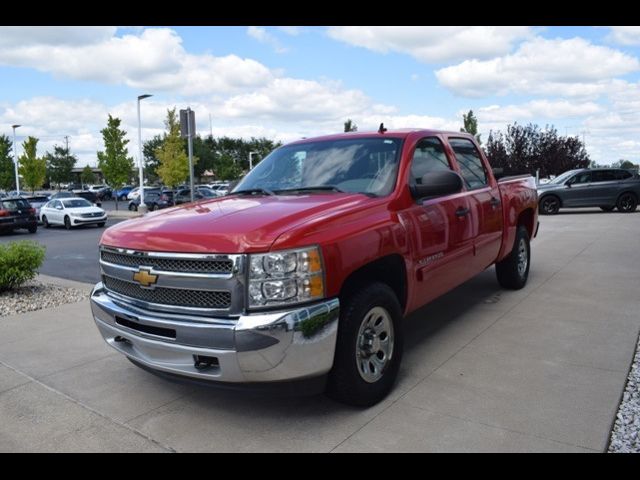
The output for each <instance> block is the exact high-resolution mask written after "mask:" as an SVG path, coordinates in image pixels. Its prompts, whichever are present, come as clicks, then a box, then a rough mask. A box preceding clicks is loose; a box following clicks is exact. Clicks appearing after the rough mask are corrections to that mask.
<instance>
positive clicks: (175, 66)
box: [0, 28, 273, 96]
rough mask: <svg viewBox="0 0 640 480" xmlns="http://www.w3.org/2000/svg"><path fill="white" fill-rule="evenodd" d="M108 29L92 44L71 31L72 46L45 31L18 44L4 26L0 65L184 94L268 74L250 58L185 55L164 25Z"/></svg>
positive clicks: (240, 84)
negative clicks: (136, 30) (123, 31)
mask: <svg viewBox="0 0 640 480" xmlns="http://www.w3.org/2000/svg"><path fill="white" fill-rule="evenodd" d="M71 31H72V32H73V29H72V30H71ZM47 32H49V30H47ZM47 32H45V33H47ZM91 32H93V30H89V31H88V33H91ZM109 32H111V30H104V31H102V30H100V35H99V36H98V35H97V34H96V36H95V38H93V40H94V41H91V42H85V41H81V38H82V37H83V35H84V36H88V33H87V31H84V30H81V31H80V32H79V33H77V34H76V35H75V37H74V35H72V37H73V38H75V40H74V42H73V43H72V44H69V43H60V42H59V41H58V38H57V37H55V36H53V35H52V34H49V33H47V34H46V35H45V34H44V33H43V34H41V35H39V36H36V38H34V39H33V41H25V42H24V43H18V42H19V41H20V40H21V39H23V38H24V37H25V35H26V34H25V33H24V32H23V31H22V30H20V29H18V30H16V29H9V30H4V29H3V30H2V36H1V37H2V38H4V40H3V43H2V44H0V64H4V65H11V66H20V67H31V68H35V69H37V70H40V71H45V72H51V73H53V74H54V75H56V76H60V77H67V78H72V79H75V80H91V81H96V82H101V83H109V84H124V85H127V86H130V87H133V88H138V89H144V90H153V91H171V92H175V93H181V94H183V95H188V96H198V95H205V94H212V93H221V92H222V93H228V92H237V91H240V90H242V89H245V88H253V87H256V86H260V85H264V84H265V83H267V82H268V81H270V80H271V79H272V77H273V73H272V72H271V71H270V70H269V69H268V68H267V67H265V66H264V65H262V64H261V63H259V62H257V61H255V60H252V59H243V58H240V57H238V56H237V55H227V56H224V57H215V56H213V55H209V54H202V55H192V54H189V53H187V52H186V51H185V49H184V47H183V46H182V39H181V38H180V37H179V36H178V35H177V33H176V32H174V31H173V30H170V29H167V28H148V29H145V30H144V31H142V32H140V33H137V34H125V35H123V36H121V37H116V36H107V33H109ZM94 33H95V32H94ZM54 37H55V38H54ZM47 41H48V43H47ZM11 44H13V45H14V46H11V47H10V46H9V45H11Z"/></svg>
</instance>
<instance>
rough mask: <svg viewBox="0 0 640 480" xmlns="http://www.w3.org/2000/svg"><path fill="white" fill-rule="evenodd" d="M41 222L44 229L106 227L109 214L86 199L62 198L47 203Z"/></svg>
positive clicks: (41, 215)
mask: <svg viewBox="0 0 640 480" xmlns="http://www.w3.org/2000/svg"><path fill="white" fill-rule="evenodd" d="M40 221H41V222H42V224H43V225H44V228H49V226H51V225H64V227H65V228H66V229H67V230H71V227H77V226H78V225H97V226H98V227H104V224H105V223H106V221H107V212H105V211H104V210H103V209H101V208H98V207H96V206H94V205H93V204H92V203H91V202H89V201H88V200H85V199H84V198H79V197H77V198H76V197H74V198H60V199H55V200H51V201H49V202H47V203H46V204H44V205H43V206H42V207H41V208H40Z"/></svg>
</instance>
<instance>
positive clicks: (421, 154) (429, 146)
mask: <svg viewBox="0 0 640 480" xmlns="http://www.w3.org/2000/svg"><path fill="white" fill-rule="evenodd" d="M442 170H452V169H451V165H449V160H448V159H447V154H446V153H445V151H444V146H443V145H442V142H440V140H438V139H437V138H435V137H429V138H423V139H422V140H420V141H419V142H418V145H417V146H416V149H415V151H414V152H413V159H412V160H411V172H410V178H409V183H410V184H411V185H420V184H421V183H422V176H423V175H424V174H425V173H430V172H438V171H442Z"/></svg>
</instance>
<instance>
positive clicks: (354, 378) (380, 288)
mask: <svg viewBox="0 0 640 480" xmlns="http://www.w3.org/2000/svg"><path fill="white" fill-rule="evenodd" d="M374 309H376V310H374ZM372 312H374V313H372ZM376 312H382V314H383V315H384V314H386V315H388V316H387V317H386V321H384V322H383V321H382V320H381V319H377V318H376V315H377V313H376ZM368 319H370V321H369V323H370V324H372V325H378V322H381V323H380V325H381V326H382V327H384V325H388V326H389V325H390V326H392V328H387V329H386V330H389V332H390V333H388V332H386V331H385V330H384V329H383V331H382V332H379V337H378V336H377V335H376V338H375V339H371V341H372V342H375V345H376V346H375V347H374V348H377V349H380V350H378V351H377V352H373V353H369V355H370V356H369V357H362V356H358V355H359V352H362V351H363V349H362V348H361V347H360V346H359V340H360V339H361V338H364V337H363V335H364V332H363V335H360V330H361V327H363V326H364V325H365V323H367V321H368ZM367 330H368V329H365V332H366V331H367ZM384 338H387V340H388V343H387V345H388V346H390V347H391V350H390V351H389V352H388V353H389V356H388V357H387V356H386V355H384V354H383V358H384V357H387V361H386V362H385V363H384V364H383V367H382V368H381V369H380V371H379V375H380V377H379V378H377V379H375V380H372V379H370V380H369V381H367V380H365V378H364V376H363V374H361V373H360V369H361V368H363V366H364V365H365V364H366V365H370V366H371V370H370V372H368V373H370V374H372V375H375V374H374V368H375V367H374V366H373V362H369V361H368V360H367V358H373V357H374V356H375V357H377V358H378V359H380V356H379V354H380V353H383V350H382V349H383V347H382V346H381V345H382V344H383V342H384ZM389 339H390V340H389ZM403 343H404V342H403V335H402V309H401V308H400V303H399V302H398V298H397V297H396V295H395V293H394V292H393V290H392V289H391V288H390V287H389V286H388V285H385V284H384V283H373V284H368V285H363V286H362V287H361V288H359V289H357V290H356V291H355V292H354V293H353V294H352V295H351V296H350V297H348V298H347V299H346V300H345V301H344V302H343V304H342V305H341V306H340V320H339V322H338V339H337V342H336V352H335V358H334V362H333V368H332V369H331V372H330V373H329V378H328V381H327V395H328V396H329V397H331V398H333V399H334V400H337V401H339V402H342V403H346V404H348V405H355V406H358V407H368V406H371V405H374V404H376V403H378V402H379V401H380V400H382V399H383V398H384V397H386V396H387V394H388V393H389V392H390V391H391V389H392V388H393V385H394V383H395V380H396V377H397V376H398V370H399V368H400V362H401V360H402V351H403ZM380 360H381V361H382V359H380ZM364 368H370V367H368V366H366V367H364Z"/></svg>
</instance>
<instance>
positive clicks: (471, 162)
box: [449, 138, 489, 190]
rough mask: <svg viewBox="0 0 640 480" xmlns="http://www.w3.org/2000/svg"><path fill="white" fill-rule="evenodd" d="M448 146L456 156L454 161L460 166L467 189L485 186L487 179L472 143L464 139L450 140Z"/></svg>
mask: <svg viewBox="0 0 640 480" xmlns="http://www.w3.org/2000/svg"><path fill="white" fill-rule="evenodd" d="M449 144H450V145H451V148H452V149H453V152H454V153H455V155H456V161H457V162H458V165H460V173H461V174H462V178H463V179H464V182H465V184H466V185H467V188H469V189H470V190H473V189H476V188H482V187H485V186H487V185H488V184H489V178H488V176H487V172H486V170H485V169H484V164H483V163H482V158H481V157H480V153H479V152H478V150H477V149H476V147H475V145H474V144H473V142H472V141H471V140H468V139H466V138H450V139H449Z"/></svg>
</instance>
